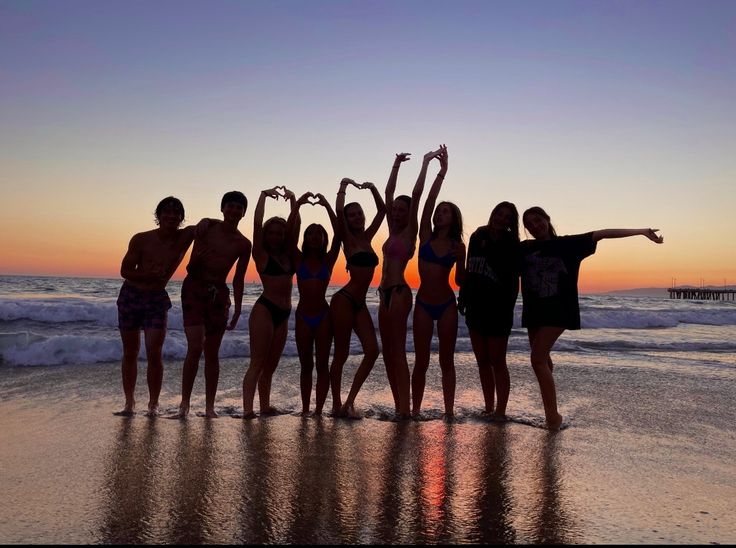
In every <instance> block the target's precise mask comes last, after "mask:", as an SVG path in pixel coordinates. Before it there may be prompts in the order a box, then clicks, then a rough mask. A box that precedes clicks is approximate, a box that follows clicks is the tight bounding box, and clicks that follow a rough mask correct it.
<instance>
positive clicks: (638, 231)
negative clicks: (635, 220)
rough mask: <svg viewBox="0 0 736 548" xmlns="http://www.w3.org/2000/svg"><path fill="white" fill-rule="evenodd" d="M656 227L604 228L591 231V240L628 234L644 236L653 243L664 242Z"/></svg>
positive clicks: (626, 236) (595, 240) (625, 236)
mask: <svg viewBox="0 0 736 548" xmlns="http://www.w3.org/2000/svg"><path fill="white" fill-rule="evenodd" d="M657 232H659V229H658V228H604V229H603V230H596V231H594V232H593V241H594V242H597V241H599V240H604V239H606V238H628V237H629V236H646V237H647V238H649V239H650V240H652V241H653V242H654V243H655V244H661V243H662V242H664V237H663V236H660V235H659V234H657Z"/></svg>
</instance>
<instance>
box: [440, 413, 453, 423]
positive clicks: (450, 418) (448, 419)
mask: <svg viewBox="0 0 736 548" xmlns="http://www.w3.org/2000/svg"><path fill="white" fill-rule="evenodd" d="M442 420H443V421H445V422H453V421H454V420H455V413H453V412H451V411H450V412H449V413H448V412H447V411H445V413H443V415H442Z"/></svg>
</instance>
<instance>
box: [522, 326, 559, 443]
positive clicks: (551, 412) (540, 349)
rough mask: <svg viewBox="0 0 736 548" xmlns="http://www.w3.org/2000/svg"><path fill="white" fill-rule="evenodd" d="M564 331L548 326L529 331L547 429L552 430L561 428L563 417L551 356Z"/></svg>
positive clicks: (533, 362) (533, 365) (532, 359)
mask: <svg viewBox="0 0 736 548" xmlns="http://www.w3.org/2000/svg"><path fill="white" fill-rule="evenodd" d="M564 331H565V329H564V328H562V327H546V326H545V327H539V328H534V329H530V330H529V341H530V343H531V362H532V367H533V368H534V373H535V374H536V376H537V381H538V382H539V390H540V392H541V393H542V403H543V404H544V415H545V418H546V420H547V427H548V428H549V429H550V430H558V429H559V428H560V425H561V424H562V415H560V413H559V412H558V411H557V392H556V390H555V380H554V377H553V376H552V369H551V367H550V363H551V359H550V355H549V354H550V351H551V350H552V346H554V344H555V341H557V339H558V338H559V337H560V335H562V333H563V332H564Z"/></svg>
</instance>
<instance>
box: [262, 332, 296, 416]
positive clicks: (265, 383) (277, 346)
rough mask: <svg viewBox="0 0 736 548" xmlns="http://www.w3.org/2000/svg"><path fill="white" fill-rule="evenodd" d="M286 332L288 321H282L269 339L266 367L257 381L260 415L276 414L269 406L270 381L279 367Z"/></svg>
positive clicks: (275, 410)
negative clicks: (269, 345)
mask: <svg viewBox="0 0 736 548" xmlns="http://www.w3.org/2000/svg"><path fill="white" fill-rule="evenodd" d="M288 332H289V322H288V321H284V322H283V323H282V324H281V325H279V326H278V327H277V328H276V329H274V332H273V338H272V339H271V347H270V348H269V349H268V356H267V357H266V365H265V367H264V368H263V371H261V376H260V378H259V379H258V401H259V406H260V409H261V413H267V414H274V413H277V412H278V411H277V409H276V408H275V407H273V406H272V405H271V381H272V379H273V374H274V372H275V371H276V368H277V367H278V365H279V360H280V359H281V354H283V352H284V346H285V345H286V336H287V334H288Z"/></svg>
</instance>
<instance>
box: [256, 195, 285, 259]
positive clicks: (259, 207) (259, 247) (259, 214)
mask: <svg viewBox="0 0 736 548" xmlns="http://www.w3.org/2000/svg"><path fill="white" fill-rule="evenodd" d="M277 188H278V187H273V188H270V189H267V190H262V191H261V195H260V196H259V197H258V203H257V204H256V210H255V212H254V213H253V259H254V260H255V261H256V264H258V263H259V262H260V259H261V258H262V256H263V213H264V211H265V209H266V198H274V199H275V200H278V198H279V193H278V192H276V189H277Z"/></svg>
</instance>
